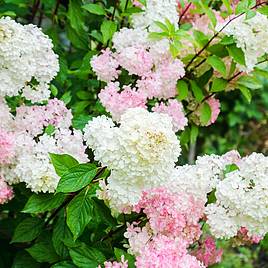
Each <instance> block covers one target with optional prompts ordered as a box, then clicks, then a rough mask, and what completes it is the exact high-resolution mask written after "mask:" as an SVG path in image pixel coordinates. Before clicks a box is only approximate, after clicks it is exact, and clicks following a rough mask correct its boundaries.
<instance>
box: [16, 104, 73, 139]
mask: <svg viewBox="0 0 268 268" xmlns="http://www.w3.org/2000/svg"><path fill="white" fill-rule="evenodd" d="M71 120H72V113H71V111H70V110H68V109H67V108H66V106H65V104H64V102H63V101H61V100H58V99H51V100H49V101H48V104H47V105H45V106H37V105H34V106H25V105H24V106H20V107H18V108H17V110H16V117H15V125H16V131H18V132H20V131H22V132H24V131H26V132H28V133H29V134H30V135H32V136H37V135H39V134H42V133H43V130H44V128H45V127H47V126H48V125H53V126H55V127H58V128H59V127H61V128H69V127H70V126H71V122H72V121H71Z"/></svg>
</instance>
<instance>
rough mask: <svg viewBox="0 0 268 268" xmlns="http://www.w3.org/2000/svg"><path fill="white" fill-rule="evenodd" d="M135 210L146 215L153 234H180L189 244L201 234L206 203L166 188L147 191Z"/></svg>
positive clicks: (173, 235) (175, 235) (176, 235)
mask: <svg viewBox="0 0 268 268" xmlns="http://www.w3.org/2000/svg"><path fill="white" fill-rule="evenodd" d="M134 211H136V212H140V211H143V213H145V214H146V216H147V218H148V220H149V224H150V228H151V229H152V231H153V234H155V235H156V234H163V235H166V236H172V237H178V236H179V237H181V238H184V240H185V241H188V243H189V244H191V243H192V242H194V241H195V240H197V239H198V238H199V236H200V235H201V229H200V225H199V223H198V222H199V220H200V219H201V218H202V216H203V213H204V203H203V202H201V201H199V200H197V199H195V198H194V197H193V196H191V195H188V194H185V193H176V194H175V193H172V192H170V191H169V190H167V189H166V188H163V187H162V188H157V189H153V190H150V191H144V192H143V195H142V198H141V200H140V201H139V203H138V204H137V205H136V206H135V207H134Z"/></svg>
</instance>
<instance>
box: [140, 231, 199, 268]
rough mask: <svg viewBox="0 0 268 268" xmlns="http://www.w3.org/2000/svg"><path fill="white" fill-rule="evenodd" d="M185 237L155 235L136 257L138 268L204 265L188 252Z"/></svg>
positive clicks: (192, 267) (173, 267) (194, 267)
mask: <svg viewBox="0 0 268 268" xmlns="http://www.w3.org/2000/svg"><path fill="white" fill-rule="evenodd" d="M186 247H187V243H186V242H185V241H184V240H183V239H179V238H178V239H172V238H169V237H166V236H164V235H158V236H156V237H154V238H153V239H152V240H151V241H150V242H148V243H147V244H146V245H144V249H143V252H142V254H141V255H139V256H137V258H136V263H135V264H136V267H137V268H163V267H165V268H201V267H204V266H203V265H202V264H201V263H200V262H199V261H198V260H197V259H196V258H195V257H194V256H191V255H189V254H188V252H187V249H186Z"/></svg>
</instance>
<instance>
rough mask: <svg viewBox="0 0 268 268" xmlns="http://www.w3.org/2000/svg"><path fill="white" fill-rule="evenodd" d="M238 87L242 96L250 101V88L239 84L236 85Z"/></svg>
mask: <svg viewBox="0 0 268 268" xmlns="http://www.w3.org/2000/svg"><path fill="white" fill-rule="evenodd" d="M238 88H239V90H240V91H241V93H242V94H243V96H244V97H245V99H246V100H247V101H248V103H250V102H251V98H252V95H251V92H250V90H249V89H248V88H247V87H244V86H241V85H238Z"/></svg>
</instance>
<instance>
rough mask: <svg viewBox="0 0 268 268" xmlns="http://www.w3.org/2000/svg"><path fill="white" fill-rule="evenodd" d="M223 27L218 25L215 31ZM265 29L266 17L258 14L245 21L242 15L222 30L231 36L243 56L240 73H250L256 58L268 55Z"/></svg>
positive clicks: (266, 27)
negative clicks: (243, 62) (244, 61)
mask: <svg viewBox="0 0 268 268" xmlns="http://www.w3.org/2000/svg"><path fill="white" fill-rule="evenodd" d="M225 23H226V22H225ZM223 25H224V24H219V25H218V26H217V28H216V29H217V30H219V29H221V28H222V27H223ZM267 29H268V18H267V16H265V15H262V14H260V13H258V12H257V13H256V15H255V16H254V17H252V18H250V19H246V16H245V15H243V16H241V17H239V18H237V19H235V20H233V21H232V22H231V23H229V25H227V26H226V27H225V28H224V30H223V33H225V34H226V35H228V36H233V37H234V39H235V41H236V43H237V46H238V47H240V48H241V49H242V50H243V52H244V54H245V60H246V66H241V65H240V66H239V68H240V69H241V70H242V71H246V72H251V71H252V70H253V69H254V67H255V66H256V64H257V62H258V58H259V57H261V56H263V55H264V54H265V53H268V42H267V40H268V31H267Z"/></svg>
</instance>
